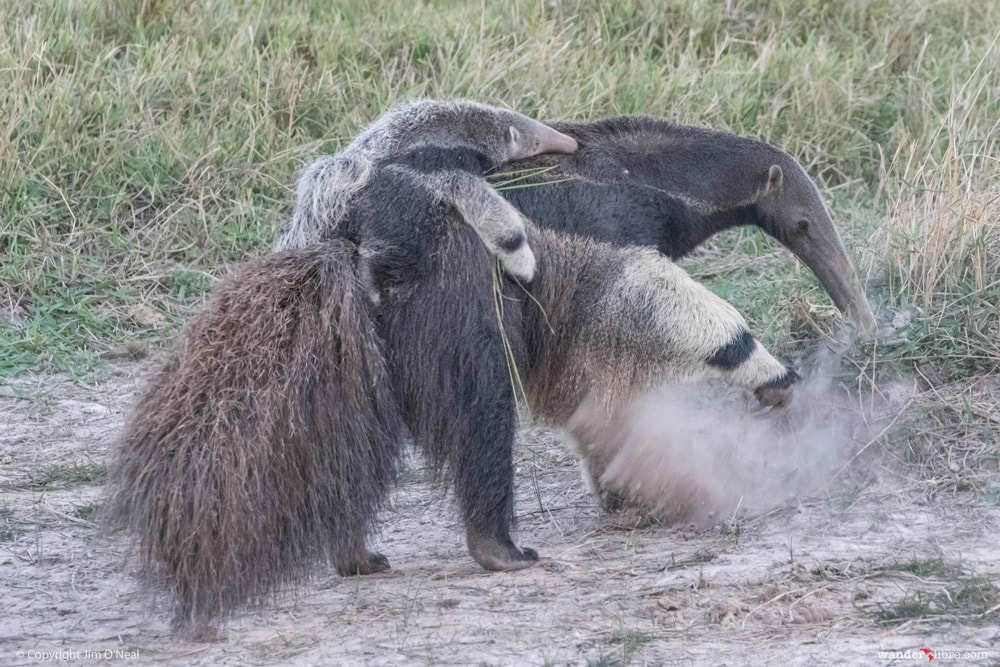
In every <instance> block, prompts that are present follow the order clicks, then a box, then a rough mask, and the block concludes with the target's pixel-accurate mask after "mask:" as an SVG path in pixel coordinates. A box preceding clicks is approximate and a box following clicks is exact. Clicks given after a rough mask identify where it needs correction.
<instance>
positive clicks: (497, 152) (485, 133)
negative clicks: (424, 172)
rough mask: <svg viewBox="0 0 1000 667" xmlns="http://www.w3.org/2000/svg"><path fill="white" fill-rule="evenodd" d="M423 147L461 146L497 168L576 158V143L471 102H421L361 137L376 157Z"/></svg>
mask: <svg viewBox="0 0 1000 667" xmlns="http://www.w3.org/2000/svg"><path fill="white" fill-rule="evenodd" d="M420 144H435V145H439V146H442V145H448V146H462V147H465V148H471V149H473V150H475V151H477V152H479V153H480V154H482V155H483V156H484V157H485V161H486V163H487V165H488V166H490V167H496V166H499V165H500V164H503V163H504V162H509V161H511V160H522V159H525V158H529V157H533V156H535V155H540V154H542V153H572V152H574V151H576V149H577V143H576V139H574V138H572V137H570V136H569V135H566V134H563V133H562V132H558V131H556V130H554V129H552V128H551V127H549V126H548V125H545V124H544V123H540V122H538V121H537V120H533V119H531V118H528V117H527V116H524V115H521V114H519V113H517V112H514V111H509V110H507V109H500V108H498V107H493V106H490V105H487V104H481V103H479V102H472V101H470V100H451V101H441V100H430V99H420V100H414V101H411V102H407V103H404V104H401V105H399V106H397V107H395V108H393V109H392V110H390V111H388V112H386V113H385V114H384V115H383V116H381V117H380V118H379V119H378V120H377V121H375V122H374V123H373V124H372V125H370V126H369V127H368V128H367V129H366V130H365V131H364V132H363V133H362V134H361V135H360V136H359V137H358V145H359V146H360V147H361V148H363V149H365V150H370V151H373V152H375V153H376V154H388V153H392V152H394V151H396V150H398V149H400V148H401V147H414V146H417V145H420Z"/></svg>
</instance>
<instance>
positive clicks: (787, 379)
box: [757, 366, 801, 390]
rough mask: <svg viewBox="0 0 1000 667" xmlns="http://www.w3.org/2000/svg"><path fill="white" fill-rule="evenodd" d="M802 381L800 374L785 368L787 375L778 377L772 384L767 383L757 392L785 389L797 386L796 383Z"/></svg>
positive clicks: (758, 388)
mask: <svg viewBox="0 0 1000 667" xmlns="http://www.w3.org/2000/svg"><path fill="white" fill-rule="evenodd" d="M800 379H801V378H800V377H799V374H798V373H796V372H795V371H793V370H792V369H791V368H789V367H788V366H785V374H784V375H781V376H779V377H776V378H775V379H773V380H771V381H770V382H765V383H764V384H762V385H761V386H759V387H757V390H760V389H784V388H785V387H791V386H792V385H793V384H795V383H796V382H798V381H799V380H800Z"/></svg>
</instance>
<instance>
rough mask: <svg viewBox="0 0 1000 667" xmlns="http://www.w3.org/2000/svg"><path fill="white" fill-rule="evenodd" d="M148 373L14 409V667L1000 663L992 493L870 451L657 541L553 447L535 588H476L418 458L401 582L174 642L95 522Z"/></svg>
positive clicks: (403, 523)
mask: <svg viewBox="0 0 1000 667" xmlns="http://www.w3.org/2000/svg"><path fill="white" fill-rule="evenodd" d="M148 367H149V362H146V363H130V364H123V365H120V366H118V367H117V368H116V370H115V372H114V373H113V374H112V376H111V377H110V378H109V379H108V381H106V382H104V383H102V384H101V385H99V386H94V387H80V386H78V385H76V384H73V383H71V382H69V381H67V380H66V379H65V378H59V377H52V376H44V377H35V378H22V379H21V380H20V384H18V385H16V386H14V385H8V386H5V387H0V493H2V497H0V592H2V594H3V613H2V614H0V664H2V665H8V664H9V665H36V664H40V663H42V662H55V663H57V664H89V663H131V664H167V665H331V664H344V665H354V664H375V665H425V664H428V665H429V664H446V665H522V664H523V665H546V664H551V665H620V664H634V665H642V664H648V665H759V664H761V665H762V664H782V665H817V664H828V665H841V664H843V665H849V664H866V665H871V664H921V663H922V662H927V661H928V653H927V652H924V651H922V649H928V650H929V651H931V652H932V654H933V655H934V656H935V658H936V660H937V659H940V660H942V661H945V662H948V661H951V662H956V663H957V664H1000V628H998V618H1000V615H998V610H1000V596H998V594H997V588H996V586H997V585H1000V557H998V556H1000V538H998V537H997V535H998V528H1000V511H998V510H1000V508H998V504H997V496H998V493H997V491H998V488H997V485H996V484H997V483H996V480H995V478H994V479H992V481H990V480H987V481H986V483H985V484H978V485H977V486H976V488H975V489H972V490H961V489H958V490H953V491H951V492H935V493H929V492H928V488H929V487H932V486H933V487H934V488H937V489H940V488H942V487H941V486H940V485H937V486H935V483H936V481H939V480H934V479H929V478H928V477H927V476H926V475H924V474H921V472H920V471H918V470H917V469H915V468H913V467H912V466H908V465H907V464H906V463H905V462H902V461H900V460H898V457H896V456H894V455H893V454H892V452H891V451H886V450H887V447H885V446H884V445H883V444H882V443H876V445H875V447H878V448H882V450H883V451H882V452H881V454H880V455H878V456H864V457H859V458H856V459H854V460H852V462H851V466H852V467H853V468H854V470H852V474H850V475H841V476H840V477H839V478H838V479H837V481H836V482H835V483H834V484H831V485H827V486H826V487H825V488H823V489H822V490H820V488H819V487H817V489H816V490H815V492H814V493H812V494H810V493H799V494H798V495H797V496H796V497H794V498H790V499H786V500H785V501H784V502H782V503H780V504H778V505H776V506H775V507H773V508H770V509H769V510H766V511H763V512H761V513H759V514H757V515H755V516H738V517H728V518H726V517H724V518H723V519H722V520H719V521H715V522H714V523H713V524H712V525H710V526H709V527H707V528H693V527H690V526H687V527H678V526H672V527H666V526H657V525H642V524H641V523H637V522H636V517H635V516H633V515H629V514H615V515H608V514H605V513H603V512H602V511H601V510H600V509H599V508H598V506H597V504H596V502H595V501H594V500H593V498H592V497H591V496H590V495H588V492H587V490H586V488H585V486H584V484H583V482H582V481H581V479H580V475H579V472H578V462H577V456H576V454H575V453H573V451H572V448H571V447H570V446H569V445H568V444H567V443H566V442H565V440H564V436H563V435H561V434H560V433H559V432H556V431H551V430H546V429H541V428H531V429H526V430H524V431H523V432H522V435H521V439H520V443H519V448H518V459H517V465H518V501H517V512H518V521H519V538H518V539H519V540H520V541H521V542H522V543H523V544H525V545H528V546H532V547H534V548H536V549H537V550H538V551H539V553H540V554H541V555H542V560H541V562H540V563H539V564H538V565H537V566H536V567H533V568H530V569H528V570H524V571H520V572H514V573H499V574H489V573H486V572H484V571H483V570H481V569H480V568H479V567H478V566H477V565H476V564H475V562H473V561H472V559H471V558H470V557H469V556H468V554H467V553H466V550H465V548H464V545H463V543H462V540H461V537H460V536H461V530H460V523H459V521H458V520H457V517H456V513H455V511H454V509H453V507H452V505H451V502H450V500H449V499H448V498H447V496H446V495H445V494H444V493H443V492H442V491H441V490H440V489H438V488H436V487H435V486H433V485H431V484H430V483H429V482H428V481H427V480H426V478H425V476H424V474H423V472H422V471H421V470H420V468H419V462H418V461H416V460H415V461H414V462H413V467H412V469H410V470H409V471H408V472H407V473H406V474H405V475H404V479H403V480H402V483H401V485H400V487H399V489H398V492H397V493H396V495H395V498H394V503H393V508H392V509H391V510H390V511H389V512H387V514H386V516H385V517H384V522H383V531H382V534H381V537H380V539H379V544H378V548H379V549H380V550H381V551H382V552H384V553H385V554H386V555H387V556H388V557H389V559H390V561H391V563H392V569H391V570H389V571H388V572H386V573H382V574H378V575H373V576H370V577H363V578H347V579H342V578H339V577H337V576H336V575H335V574H334V573H333V572H332V570H331V571H323V572H318V573H317V575H316V576H315V578H314V580H313V581H312V582H311V583H310V584H308V585H306V586H303V587H301V588H299V589H298V590H295V591H291V592H289V593H288V594H286V595H282V596H281V597H280V598H279V599H278V600H277V601H275V602H274V603H273V604H269V605H266V606H263V607H258V608H254V609H249V610H247V611H246V613H245V614H243V615H241V616H239V617H238V618H236V619H235V620H233V621H232V622H230V623H229V624H228V625H226V626H224V627H221V628H219V633H218V637H217V638H216V639H215V640H214V641H200V642H199V641H190V640H184V639H179V638H176V637H175V636H174V635H173V634H172V633H171V630H170V627H169V618H170V609H169V601H168V600H164V599H162V598H157V597H152V596H150V595H148V594H147V592H146V591H144V589H143V587H142V585H141V583H140V582H139V580H138V579H137V578H136V576H135V574H136V573H135V563H134V562H133V561H132V560H131V559H130V558H128V554H127V553H126V552H127V549H126V545H125V542H124V540H123V539H122V538H121V536H112V537H110V538H109V537H106V536H103V535H102V534H101V533H100V530H99V526H97V525H95V523H94V517H95V512H96V510H97V508H98V504H99V502H100V498H101V493H102V490H103V483H104V472H105V470H106V464H107V455H108V450H109V446H110V445H111V443H112V441H113V439H114V437H115V435H116V433H117V431H118V429H119V428H120V426H121V424H122V421H123V419H124V414H125V412H126V411H127V410H128V406H129V404H130V401H131V398H132V396H133V394H134V392H135V390H136V388H137V385H138V382H139V381H140V380H141V377H142V374H143V372H144V371H145V370H146V369H147V368H148ZM995 389H996V383H995V379H994V382H993V383H992V384H990V386H989V392H992V393H990V394H989V396H992V398H991V399H990V400H993V401H996V402H995V403H991V404H990V405H991V406H992V407H991V408H990V409H997V411H996V414H997V415H1000V408H998V406H1000V392H998V391H995ZM983 395H985V394H983ZM961 464H962V462H961V461H959V462H958V463H957V464H956V465H961ZM832 472H837V471H832ZM947 472H948V470H947V468H945V470H944V474H947ZM831 476H832V474H831ZM990 484H992V485H993V486H990ZM890 652H898V654H895V655H894V654H891V653H890ZM950 652H957V653H955V654H952V653H950ZM949 658H950V659H951V660H949Z"/></svg>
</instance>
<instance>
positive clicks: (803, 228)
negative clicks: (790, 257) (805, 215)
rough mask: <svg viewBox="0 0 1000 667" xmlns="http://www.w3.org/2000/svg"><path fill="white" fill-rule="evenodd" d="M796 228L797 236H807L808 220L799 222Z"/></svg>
mask: <svg viewBox="0 0 1000 667" xmlns="http://www.w3.org/2000/svg"><path fill="white" fill-rule="evenodd" d="M798 228H799V234H808V233H809V221H808V220H799V224H798Z"/></svg>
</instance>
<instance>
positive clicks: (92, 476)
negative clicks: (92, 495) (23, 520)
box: [26, 463, 108, 491]
mask: <svg viewBox="0 0 1000 667" xmlns="http://www.w3.org/2000/svg"><path fill="white" fill-rule="evenodd" d="M107 476H108V467H107V466H106V465H105V464H103V463H73V464H69V465H49V466H42V467H40V468H36V469H35V470H33V471H31V473H30V475H29V479H28V483H27V485H26V486H27V488H30V489H32V490H35V491H41V490H51V489H56V488H59V489H69V488H73V487H75V486H81V485H85V484H103V483H104V481H105V479H107Z"/></svg>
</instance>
